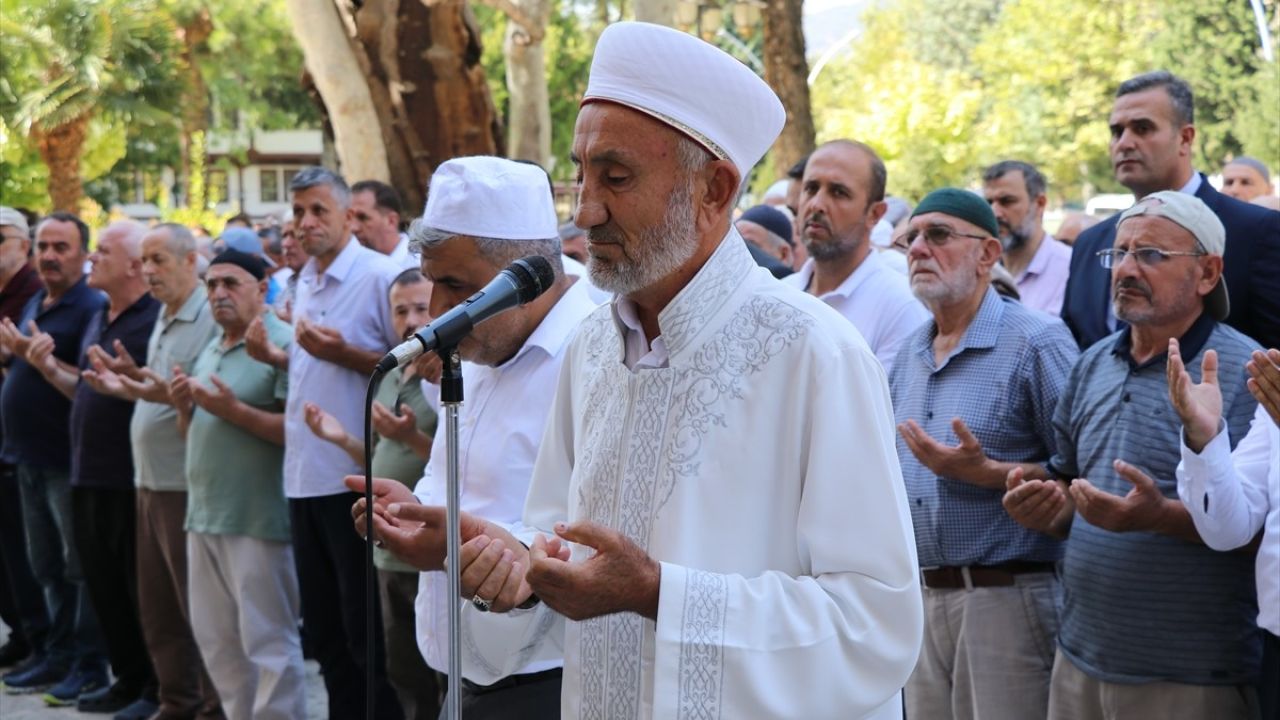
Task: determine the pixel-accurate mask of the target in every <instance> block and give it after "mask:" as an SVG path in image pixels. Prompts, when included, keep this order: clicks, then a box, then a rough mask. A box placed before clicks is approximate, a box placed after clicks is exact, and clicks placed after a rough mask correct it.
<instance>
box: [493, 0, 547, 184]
mask: <svg viewBox="0 0 1280 720" xmlns="http://www.w3.org/2000/svg"><path fill="white" fill-rule="evenodd" d="M514 4H515V5H516V7H517V8H519V9H520V10H521V13H520V15H521V16H523V21H520V20H517V19H516V18H517V17H518V16H517V15H511V14H508V19H507V34H506V38H505V40H504V41H503V47H502V50H503V53H504V54H505V55H506V60H507V62H506V66H507V92H508V93H509V100H510V103H511V106H510V108H509V113H510V114H509V116H508V122H509V123H510V127H509V128H508V136H507V152H508V155H509V156H510V157H511V158H514V159H516V160H533V161H534V162H536V163H538V164H539V165H541V166H542V167H544V168H546V170H547V171H548V172H550V171H551V169H552V168H551V161H552V158H551V100H550V98H549V97H548V95H547V69H546V52H545V50H544V48H543V45H542V40H543V37H545V35H546V28H547V16H548V14H549V12H550V4H549V3H548V2H546V0H515V3H514Z"/></svg>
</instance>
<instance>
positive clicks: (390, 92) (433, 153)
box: [335, 0, 503, 213]
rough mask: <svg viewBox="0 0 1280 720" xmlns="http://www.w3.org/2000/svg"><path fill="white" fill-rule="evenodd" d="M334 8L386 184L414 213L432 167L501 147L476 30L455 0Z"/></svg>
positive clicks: (398, 0) (380, 1)
mask: <svg viewBox="0 0 1280 720" xmlns="http://www.w3.org/2000/svg"><path fill="white" fill-rule="evenodd" d="M340 7H341V10H340V12H341V13H342V18H343V21H344V23H345V24H346V27H347V31H348V37H349V39H350V47H351V49H352V50H353V51H354V55H355V57H356V59H357V62H358V65H359V68H360V72H361V76H362V77H364V78H365V81H366V83H367V85H368V88H369V93H370V95H371V97H372V101H373V110H374V112H375V113H376V114H377V122H378V125H377V127H378V129H379V130H380V131H381V133H382V137H383V142H384V147H385V148H386V159H387V163H388V169H389V171H390V174H391V181H390V182H391V184H392V185H393V186H395V188H396V189H397V190H399V191H400V193H401V195H402V196H403V198H404V201H405V207H407V208H410V209H411V211H412V212H414V213H416V212H417V211H418V209H419V208H421V207H422V206H423V204H424V202H425V199H426V190H427V184H428V183H429V182H430V180H431V173H432V172H433V171H434V170H435V168H436V166H437V165H439V164H440V163H442V162H444V161H445V160H448V159H450V158H454V157H458V156H462V155H497V154H501V152H502V149H503V143H502V133H501V126H500V121H499V119H498V115H497V111H496V110H495V109H494V105H493V98H492V97H491V96H490V94H489V86H488V84H487V81H486V79H485V75H484V67H483V66H482V65H481V64H480V30H479V28H478V27H477V26H476V21H475V17H474V16H473V15H472V14H471V8H470V7H469V6H468V5H467V4H466V3H465V2H462V1H461V0H365V1H364V2H363V4H361V6H360V8H359V9H358V10H354V9H352V8H350V7H348V6H346V5H342V6H340ZM335 130H336V127H335ZM350 179H352V180H359V179H363V178H358V177H354V176H352V177H351V178H350Z"/></svg>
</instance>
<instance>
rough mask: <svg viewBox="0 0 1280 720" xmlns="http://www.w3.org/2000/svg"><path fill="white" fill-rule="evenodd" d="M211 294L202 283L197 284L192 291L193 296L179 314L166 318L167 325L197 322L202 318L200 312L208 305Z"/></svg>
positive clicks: (187, 300) (189, 297)
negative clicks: (179, 322)
mask: <svg viewBox="0 0 1280 720" xmlns="http://www.w3.org/2000/svg"><path fill="white" fill-rule="evenodd" d="M208 301H209V293H208V291H206V290H205V289H204V286H203V285H201V284H200V283H196V286H195V288H193V289H192V290H191V294H190V295H188V296H187V299H186V300H185V301H184V302H183V303H182V307H180V308H178V312H177V313H175V314H174V316H173V317H170V318H164V320H163V322H164V323H165V325H168V324H169V323H172V322H175V321H182V322H195V321H196V318H199V317H200V312H201V311H202V310H203V309H204V308H205V307H206V306H207V305H208Z"/></svg>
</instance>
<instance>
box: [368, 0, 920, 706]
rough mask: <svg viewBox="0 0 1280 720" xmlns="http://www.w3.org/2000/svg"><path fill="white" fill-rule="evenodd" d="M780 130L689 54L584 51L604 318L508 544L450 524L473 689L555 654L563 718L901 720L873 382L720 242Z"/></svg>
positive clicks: (851, 351) (865, 367) (589, 190)
mask: <svg viewBox="0 0 1280 720" xmlns="http://www.w3.org/2000/svg"><path fill="white" fill-rule="evenodd" d="M783 121H784V111H783V108H782V105H781V103H780V102H779V101H778V99H777V97H776V96H775V95H774V94H773V92H772V91H771V90H770V89H769V88H768V86H766V85H765V84H764V83H763V82H762V81H761V80H760V79H759V78H757V77H756V76H755V75H754V74H753V73H752V72H751V71H750V70H749V69H747V68H746V67H745V66H743V65H741V64H740V63H739V62H738V61H736V60H734V59H733V58H731V57H730V56H728V55H726V54H724V53H722V52H721V51H719V50H717V49H715V48H713V47H712V46H710V45H708V44H705V43H703V42H702V41H700V40H697V39H696V38H693V37H692V36H689V35H686V34H684V33H680V32H678V31H675V30H671V29H668V28H664V27H660V26H654V25H647V24H642V23H617V24H614V25H611V26H610V27H608V28H606V29H605V31H604V32H603V33H602V34H601V36H600V40H599V44H598V45H597V47H596V53H595V58H594V60H593V64H592V69H591V76H590V80H589V82H588V86H587V91H586V95H585V97H584V99H583V104H582V109H581V111H580V113H579V115H578V121H577V126H576V129H575V136H574V145H573V151H574V160H575V163H576V164H577V165H578V167H579V170H580V175H579V178H580V181H581V184H582V194H581V200H580V204H579V207H578V210H577V215H576V217H575V221H576V222H577V224H578V225H579V226H580V227H582V228H584V229H586V230H587V231H588V239H589V242H588V251H589V253H590V258H589V266H588V269H589V271H590V275H591V280H592V282H593V283H594V284H596V285H597V286H599V287H602V288H605V289H608V290H611V291H612V292H614V293H615V294H616V296H615V299H614V301H613V302H612V303H611V304H609V305H606V306H603V307H600V308H598V309H597V310H595V311H594V312H593V313H592V314H591V315H590V316H589V317H588V318H587V319H586V320H585V321H584V322H583V324H582V326H581V327H580V328H579V330H578V333H577V335H576V337H575V338H574V339H573V341H572V342H571V343H570V345H569V347H568V349H567V354H566V356H565V359H564V365H563V368H562V369H561V372H560V379H559V385H558V388H557V391H556V397H555V402H554V404H553V406H552V410H551V416H550V418H549V420H548V425H547V429H546V434H545V435H544V437H543V441H542V447H541V449H540V451H539V453H538V461H537V465H536V466H535V468H534V471H533V480H532V483H531V485H530V488H529V497H528V499H527V501H526V503H525V508H524V516H523V518H522V522H521V524H520V526H518V527H515V528H513V532H508V531H507V530H506V529H504V528H503V527H502V526H501V525H500V524H499V523H495V522H490V521H488V520H486V519H482V518H480V517H477V516H475V515H470V514H467V515H464V517H463V518H462V520H463V523H462V534H463V540H464V543H465V544H464V546H463V548H462V551H461V554H460V557H459V558H458V562H459V566H460V568H461V572H462V588H463V592H464V596H465V597H466V598H467V599H469V600H471V602H470V603H468V605H467V607H466V608H465V610H464V614H463V627H464V632H465V636H464V643H463V645H464V667H465V669H466V670H465V672H466V673H467V675H468V677H469V678H471V679H473V680H475V681H476V682H492V681H493V679H496V678H499V677H501V676H503V675H505V674H507V673H509V672H511V671H512V670H514V669H515V668H518V667H521V666H523V665H526V664H528V663H530V662H535V661H538V660H540V659H543V658H553V657H560V655H561V654H562V653H563V657H564V689H563V693H562V695H561V703H562V705H561V716H562V717H565V718H605V717H607V718H617V719H622V718H627V719H630V718H675V717H702V718H762V717H803V718H854V717H876V718H900V717H901V712H902V711H901V703H900V701H899V689H900V688H901V687H902V686H903V684H904V683H905V682H906V679H907V676H908V675H909V674H910V672H911V668H912V666H913V665H914V663H915V660H916V655H917V653H918V651H919V647H920V638H921V628H922V616H921V612H922V611H921V599H920V586H919V579H918V573H917V570H916V565H915V561H916V559H915V551H914V545H913V542H912V534H911V525H910V520H909V516H908V513H907V507H906V497H905V493H904V491H903V485H902V477H901V470H900V469H899V466H898V459H897V455H896V452H895V450H894V436H893V412H892V409H891V407H890V401H889V393H888V387H887V385H886V381H885V375H884V371H883V370H882V369H881V368H880V364H879V363H878V362H877V361H876V359H875V356H874V355H873V354H872V352H871V350H870V349H869V348H868V347H867V345H866V343H865V342H864V341H863V340H862V338H861V337H860V336H859V335H858V333H857V331H856V330H855V329H854V328H853V327H852V326H851V325H850V324H849V323H848V321H846V320H845V319H844V318H843V317H841V316H840V315H839V314H838V313H836V312H835V311H834V310H832V309H831V308H829V307H827V306H826V305H825V304H823V303H822V302H821V301H820V300H818V299H817V298H813V297H809V296H806V295H805V294H804V293H801V292H798V291H796V290H795V289H793V288H788V287H785V286H784V285H782V284H781V283H778V282H775V281H774V280H773V279H772V278H771V277H770V276H769V274H768V272H767V271H766V270H763V269H760V268H757V267H756V266H755V263H753V262H752V260H751V256H750V254H749V253H748V252H747V249H746V246H745V243H744V242H743V240H742V238H741V237H740V236H739V235H738V233H737V231H736V230H734V229H733V227H732V222H731V220H732V218H731V213H732V208H733V205H734V202H735V200H736V199H737V196H738V190H739V188H740V187H741V186H742V184H743V182H744V181H745V180H746V178H747V174H748V173H749V171H750V170H751V167H752V165H754V164H755V163H756V161H758V160H759V159H760V157H761V156H762V155H763V154H764V152H765V151H766V150H767V149H768V148H769V146H770V144H771V143H772V142H773V140H774V138H775V137H776V136H777V134H778V132H779V130H780V129H781V128H782V125H783ZM464 482H465V481H464ZM394 510H395V511H398V512H399V513H400V517H401V518H404V517H409V516H412V517H425V515H424V514H422V513H421V511H413V512H409V513H406V509H405V508H395V509H394ZM395 514H396V513H395V512H394V511H393V513H392V515H393V516H395ZM499 542H501V547H502V550H501V551H495V550H494V547H495V546H496V545H497V544H498V543H499ZM522 543H527V545H528V548H529V549H528V550H526V549H525V545H524V544H522Z"/></svg>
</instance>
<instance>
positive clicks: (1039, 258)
mask: <svg viewBox="0 0 1280 720" xmlns="http://www.w3.org/2000/svg"><path fill="white" fill-rule="evenodd" d="M1055 242H1057V240H1054V239H1053V236H1052V235H1050V234H1049V233H1045V234H1044V239H1042V240H1041V241H1040V247H1039V248H1036V254H1035V255H1032V256H1031V262H1030V263H1027V267H1026V269H1024V270H1023V271H1022V273H1021V274H1019V275H1018V277H1017V278H1016V280H1015V281H1020V280H1022V279H1023V278H1025V277H1027V276H1028V275H1043V274H1044V272H1045V270H1048V269H1049V258H1051V257H1053V244H1054V243H1055Z"/></svg>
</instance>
